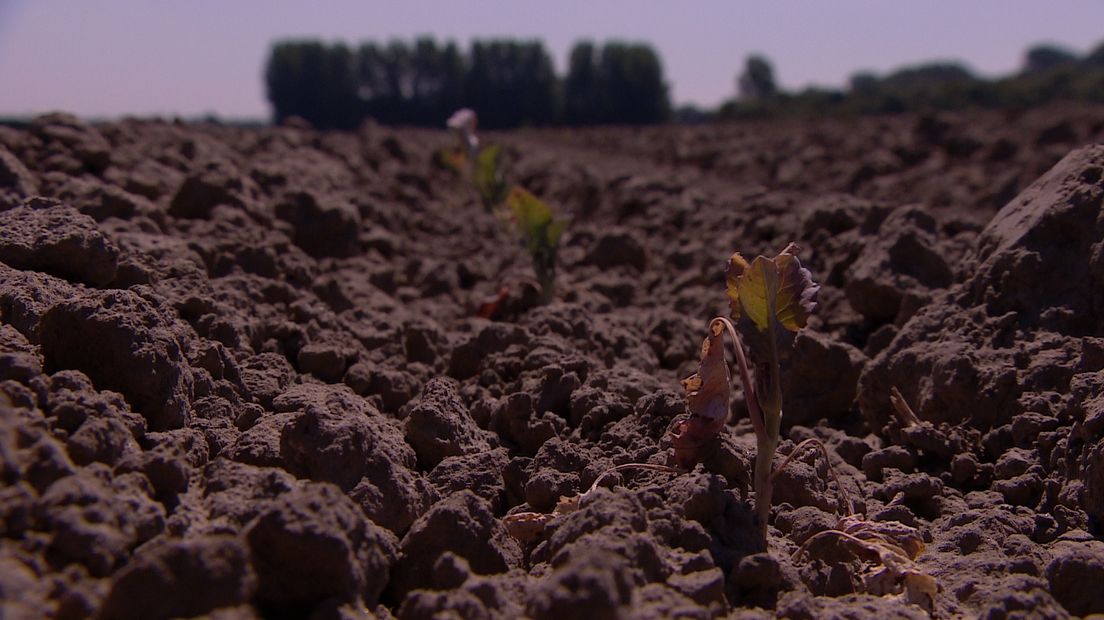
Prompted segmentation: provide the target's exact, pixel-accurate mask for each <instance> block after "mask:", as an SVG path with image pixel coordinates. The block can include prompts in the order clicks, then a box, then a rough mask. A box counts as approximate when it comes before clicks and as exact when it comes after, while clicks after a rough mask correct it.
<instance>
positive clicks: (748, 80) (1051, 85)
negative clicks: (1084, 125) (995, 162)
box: [682, 43, 1104, 119]
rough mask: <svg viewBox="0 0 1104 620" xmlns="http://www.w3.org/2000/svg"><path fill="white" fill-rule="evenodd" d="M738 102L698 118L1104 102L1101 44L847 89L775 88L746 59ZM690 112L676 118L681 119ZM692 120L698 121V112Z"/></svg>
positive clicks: (906, 74)
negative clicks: (1007, 66)
mask: <svg viewBox="0 0 1104 620" xmlns="http://www.w3.org/2000/svg"><path fill="white" fill-rule="evenodd" d="M737 92H738V96H737V97H736V98H734V99H732V100H731V101H728V102H726V103H725V104H724V105H722V106H721V108H720V109H719V110H718V111H717V112H716V113H715V114H710V113H706V114H705V116H704V118H716V117H720V118H741V117H756V116H778V115H783V116H812V115H824V114H848V115H850V114H892V113H899V112H908V111H923V110H950V109H960V108H966V107H984V108H999V109H1015V108H1026V107H1030V106H1035V105H1040V104H1043V103H1046V102H1049V101H1059V100H1062V101H1091V102H1098V103H1104V43H1101V44H1100V45H1098V46H1097V47H1096V48H1095V49H1094V50H1092V51H1090V52H1089V53H1088V54H1085V55H1083V56H1078V55H1077V54H1075V53H1073V52H1072V51H1070V50H1067V49H1064V48H1061V47H1056V46H1053V45H1038V46H1035V47H1032V48H1030V49H1028V50H1027V52H1026V53H1025V54H1024V60H1023V64H1022V65H1021V68H1020V70H1019V71H1017V72H1016V73H1014V74H1012V75H1008V76H1004V77H1000V78H996V79H986V78H983V77H981V76H978V75H976V74H975V73H974V72H973V71H971V70H970V69H969V68H968V67H966V66H964V65H962V64H959V63H954V62H935V63H928V64H921V65H915V66H910V67H905V68H902V69H899V70H897V71H893V72H891V73H889V74H887V75H883V76H879V75H876V74H874V73H871V72H861V73H856V74H854V75H853V76H852V77H851V79H850V81H849V85H848V88H847V89H845V90H831V89H820V88H809V89H806V90H804V91H801V92H797V93H787V92H783V91H781V90H780V89H778V88H777V86H776V84H775V80H774V72H773V68H772V67H771V65H770V62H769V61H768V60H767V59H766V58H763V57H762V56H752V57H749V58H748V59H747V62H746V64H745V67H744V71H743V73H741V74H740V76H739V77H738V78H737ZM691 113H692V111H685V112H683V115H682V116H683V117H689V116H690V115H691ZM696 118H697V119H701V118H702V115H701V114H700V113H698V114H697V115H696Z"/></svg>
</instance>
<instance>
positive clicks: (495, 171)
mask: <svg viewBox="0 0 1104 620" xmlns="http://www.w3.org/2000/svg"><path fill="white" fill-rule="evenodd" d="M501 161H502V147H500V146H499V145H497V144H492V145H490V146H488V147H487V148H485V149H483V150H482V151H479V156H478V157H477V158H476V161H475V188H476V190H478V191H479V197H480V198H481V199H482V200H483V206H484V207H486V208H487V209H488V210H489V209H491V208H492V207H495V206H497V205H498V204H500V203H501V202H502V201H503V199H504V198H505V195H506V182H505V181H504V180H503V179H502V170H501V169H500V164H501Z"/></svg>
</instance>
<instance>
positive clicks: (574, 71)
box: [563, 41, 601, 125]
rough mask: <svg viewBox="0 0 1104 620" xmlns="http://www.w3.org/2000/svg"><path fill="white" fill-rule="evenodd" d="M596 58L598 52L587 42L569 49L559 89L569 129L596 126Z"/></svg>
mask: <svg viewBox="0 0 1104 620" xmlns="http://www.w3.org/2000/svg"><path fill="white" fill-rule="evenodd" d="M597 58H598V50H597V48H595V46H594V43H592V42H591V41H579V42H578V43H576V44H575V45H574V47H572V48H571V55H570V57H569V58H568V61H567V77H565V78H564V85H563V108H564V111H563V118H564V122H566V123H568V124H569V125H592V124H594V123H597V122H600V119H601V112H600V111H599V109H598V108H599V105H600V103H599V102H600V99H601V94H600V91H601V85H600V84H599V83H598V67H597V66H596V65H597Z"/></svg>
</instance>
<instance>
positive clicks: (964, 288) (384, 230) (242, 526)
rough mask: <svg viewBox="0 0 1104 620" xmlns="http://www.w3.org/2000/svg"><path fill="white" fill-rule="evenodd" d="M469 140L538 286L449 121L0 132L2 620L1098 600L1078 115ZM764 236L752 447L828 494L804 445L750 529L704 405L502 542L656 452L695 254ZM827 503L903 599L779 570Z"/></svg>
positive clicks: (1101, 378) (810, 564)
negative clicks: (762, 401) (932, 587)
mask: <svg viewBox="0 0 1104 620" xmlns="http://www.w3.org/2000/svg"><path fill="white" fill-rule="evenodd" d="M483 139H484V141H491V142H499V143H501V144H502V145H504V147H505V152H506V163H507V166H508V169H507V176H508V178H509V179H510V180H512V181H513V182H515V183H518V184H521V185H523V186H525V187H527V188H528V189H529V190H531V191H533V192H534V193H535V194H537V195H538V196H540V197H542V198H544V199H545V200H546V201H548V202H549V203H550V204H551V205H552V206H553V208H555V209H556V210H557V211H558V212H560V213H562V214H564V215H568V216H570V217H571V218H572V222H571V224H570V226H569V228H568V232H567V233H566V235H565V237H564V239H563V243H562V245H561V248H560V253H559V260H558V272H557V283H556V284H557V295H556V299H555V301H553V302H552V303H550V304H547V305H541V304H540V303H539V301H540V295H539V289H538V285H537V284H536V282H535V281H534V280H533V276H532V269H531V266H530V263H529V258H528V256H527V255H526V253H525V250H524V249H523V248H522V247H521V245H520V244H519V242H518V238H517V236H516V234H515V233H513V232H512V231H511V230H510V228H509V226H508V225H506V223H504V222H503V220H502V219H501V218H500V217H496V216H494V215H491V214H488V213H485V212H484V211H483V209H482V207H481V206H480V205H479V201H478V199H477V197H476V196H475V194H474V193H473V191H472V190H471V189H470V187H469V186H468V185H467V184H466V183H465V182H464V180H463V179H462V178H460V177H459V176H457V175H456V174H455V173H454V172H452V171H450V170H449V169H448V168H446V167H444V166H442V165H440V164H438V163H436V162H437V161H438V160H437V158H436V153H437V152H438V151H439V150H440V149H441V148H443V147H446V146H449V145H451V138H450V136H448V135H447V134H446V133H445V132H444V131H443V130H442V131H428V130H408V129H402V130H396V129H388V128H383V127H378V126H375V125H371V124H367V125H365V126H364V127H362V128H361V129H360V130H359V131H357V132H352V133H322V132H316V131H313V130H311V129H309V128H305V127H300V126H294V125H293V126H288V127H280V128H265V129H243V128H233V127H219V126H200V125H186V124H180V123H170V122H161V121H141V120H126V121H122V122H118V123H112V124H102V125H89V124H86V123H84V122H81V121H79V120H77V119H75V118H73V117H71V116H67V115H62V114H55V115H48V116H43V117H40V118H37V119H35V120H34V121H33V122H32V123H31V124H30V125H29V126H27V127H24V128H8V127H4V128H0V484H2V486H0V616H2V617H4V618H9V619H16V618H39V617H55V618H85V617H99V618H173V617H193V616H205V617H211V618H222V619H228V618H257V617H263V618H300V617H304V618H305V617H310V618H350V617H380V618H390V617H398V618H411V619H413V618H430V617H436V618H466V619H478V618H494V619H498V618H503V619H506V618H511V619H512V618H519V617H530V618H536V619H545V618H552V619H556V620H564V619H565V618H580V619H581V618H674V617H678V618H717V617H740V618H745V617H746V618H767V617H780V618H781V617H784V618H826V617H846V618H878V619H879V620H885V619H888V618H922V617H927V616H928V615H929V613H930V614H931V615H932V616H934V617H939V618H955V617H983V618H1008V617H1017V618H1028V617H1032V618H1035V617H1038V618H1044V617H1045V618H1062V617H1070V616H1084V615H1089V614H1093V613H1104V145H1102V144H1100V143H1101V142H1104V109H1100V108H1084V107H1050V108H1045V109H1038V110H1030V111H1025V112H1021V113H1016V114H1007V113H988V112H971V113H961V114H939V115H927V116H900V117H892V118H873V119H856V120H825V121H818V122H796V121H793V122H791V121H771V122H747V123H741V124H732V125H720V126H713V125H702V126H690V127H660V128H648V129H629V128H606V129H590V130H579V131H568V130H547V131H545V130H525V131H518V132H509V133H501V134H488V135H485V136H483ZM790 241H796V242H797V243H798V244H800V245H801V247H802V251H801V254H800V256H801V259H802V261H803V263H804V264H805V266H807V267H808V268H809V269H810V270H811V271H812V273H813V277H814V278H815V279H816V280H817V281H818V282H820V283H821V284H822V286H823V288H822V290H821V293H820V298H819V301H820V305H819V307H818V308H817V310H816V313H815V314H814V316H813V318H812V320H811V322H810V325H809V326H808V327H807V328H806V329H805V330H803V331H802V332H801V333H800V334H798V336H797V338H796V340H795V342H794V351H793V353H792V356H791V361H790V363H789V364H788V367H787V368H786V369H785V371H784V375H783V381H784V383H785V394H784V412H785V413H784V419H783V430H782V434H783V437H784V439H785V440H784V441H783V444H782V446H781V447H780V449H779V453H780V454H779V459H781V458H782V456H783V455H785V454H787V453H789V452H790V451H791V450H792V449H793V448H794V446H795V445H796V444H797V443H798V442H800V441H802V440H804V439H807V438H810V437H817V438H819V439H821V440H822V441H823V442H824V444H825V445H826V446H827V448H828V453H829V457H830V461H831V465H832V467H833V469H834V470H835V472H836V473H837V474H838V477H839V481H840V485H841V486H842V487H843V489H838V488H836V484H835V483H833V482H832V477H831V476H830V475H829V471H828V468H827V465H826V463H825V462H823V460H821V459H818V458H816V455H815V454H814V453H812V452H810V453H809V454H807V455H803V456H801V457H799V458H797V459H796V460H795V461H794V462H793V463H791V464H790V466H789V467H788V468H787V469H786V470H785V471H784V473H783V474H781V476H780V477H779V479H778V481H777V483H776V486H777V488H776V491H775V496H774V509H773V512H772V515H771V520H770V529H769V545H768V548H767V549H762V548H761V547H759V546H758V543H757V542H756V538H755V535H754V532H755V521H754V519H755V518H754V511H753V505H754V504H753V502H754V494H753V492H752V490H751V488H750V478H751V476H750V473H749V471H750V469H751V466H752V465H751V464H752V462H753V461H754V455H755V440H754V434H753V433H752V428H751V424H750V423H749V421H748V417H747V413H746V409H745V405H744V401H743V397H742V396H737V398H736V399H735V402H734V403H733V406H732V412H731V415H730V419H729V424H728V426H727V427H726V428H725V429H724V430H723V431H722V433H721V435H720V437H719V438H718V439H717V440H716V441H715V442H713V443H712V444H710V445H709V446H708V447H707V448H708V449H707V450H705V451H704V453H703V459H702V462H701V463H699V464H698V465H697V466H696V467H695V468H694V469H693V470H692V471H689V472H684V473H678V474H676V473H666V472H662V471H651V470H626V471H623V472H619V474H618V475H612V476H608V477H604V478H603V479H602V480H601V484H600V488H598V489H597V490H596V491H595V492H593V493H590V494H588V495H587V497H586V498H585V499H584V500H583V501H582V503H581V506H580V507H579V510H577V511H575V512H572V513H570V514H565V515H563V516H561V517H558V518H556V519H553V520H551V521H550V522H549V523H548V525H547V527H546V528H545V530H544V531H543V532H541V533H539V535H537V536H536V537H535V538H534V539H532V540H526V541H519V540H516V539H515V538H513V537H511V536H510V535H509V533H508V532H507V529H506V527H505V525H504V523H503V520H502V518H503V517H504V516H506V515H507V514H516V513H520V512H537V513H550V512H551V511H552V510H553V509H554V508H555V507H556V505H557V502H558V501H559V500H560V498H561V497H571V496H574V495H576V494H578V493H580V492H582V491H585V490H587V489H588V488H589V487H590V486H591V484H592V483H593V482H594V481H595V480H596V479H597V478H598V476H599V475H600V474H601V473H602V472H604V471H605V470H607V469H609V468H610V467H612V466H615V465H618V464H623V463H632V462H637V463H666V462H668V455H669V445H668V444H669V442H668V439H667V438H666V432H667V429H668V427H669V426H670V425H671V423H672V421H673V420H675V418H676V417H677V416H680V415H682V414H684V413H685V412H686V401H685V396H684V394H683V392H682V388H681V386H680V384H679V380H680V379H681V378H684V377H686V376H687V375H690V374H691V373H693V372H694V371H695V370H696V368H697V361H698V353H699V347H700V345H701V342H702V338H703V337H704V336H705V335H706V326H707V324H708V322H709V319H710V318H711V317H713V316H716V315H721V314H725V313H726V312H727V299H726V297H725V293H724V272H723V269H724V265H725V262H726V261H727V259H728V257H729V255H730V254H731V253H732V252H733V251H736V250H739V251H740V252H742V253H743V254H744V255H745V256H755V255H756V254H760V253H762V254H767V255H770V256H773V255H774V254H775V253H777V252H778V251H779V250H781V249H782V248H783V247H784V246H785V245H786V244H787V243H788V242H790ZM488 300H493V301H495V302H497V303H491V304H490V305H488ZM481 310H482V314H484V315H487V316H488V317H489V318H482V317H481V316H479V315H480V312H481ZM892 388H897V389H898V390H900V392H901V394H902V395H903V396H904V400H905V402H907V403H908V404H909V405H910V406H911V408H912V409H913V411H914V412H915V413H916V415H917V417H918V418H919V422H918V423H908V422H907V421H906V420H904V419H903V418H902V417H901V416H899V415H896V414H895V413H894V412H895V410H894V408H893V407H892V406H891V405H890V399H889V395H890V391H891V389H892ZM737 394H739V392H738V391H737ZM841 490H842V491H846V492H847V493H848V494H850V496H851V497H852V498H853V500H854V501H855V504H856V506H855V507H856V510H857V512H859V513H860V514H861V515H862V516H863V517H864V518H865V519H866V520H867V521H870V522H880V523H890V522H897V523H899V524H902V525H903V526H908V527H912V528H916V531H917V532H919V534H920V537H921V538H922V540H923V543H924V550H923V552H922V553H920V554H919V555H918V556H917V558H916V565H917V566H918V567H919V569H920V570H922V571H923V572H924V573H926V574H928V575H930V576H932V577H934V579H935V581H936V583H937V584H938V593H937V595H936V596H935V598H934V601H933V602H932V606H931V609H930V610H926V609H924V608H923V606H921V605H914V604H909V603H908V602H907V601H906V600H905V596H904V595H903V594H894V593H889V594H882V593H880V592H872V591H871V587H870V583H869V580H864V578H865V577H869V575H870V573H871V571H872V570H874V569H876V568H877V566H876V562H873V561H872V558H869V557H856V556H855V555H854V554H852V553H850V552H848V549H847V548H845V546H844V545H843V544H841V543H840V542H839V541H836V540H834V539H832V538H821V539H818V540H820V541H821V543H818V544H816V545H812V546H810V547H809V548H807V549H806V550H805V552H802V553H795V552H797V551H798V549H799V547H800V546H801V545H802V543H804V542H805V541H807V540H809V539H810V537H812V536H814V535H815V534H817V533H818V532H821V531H823V530H826V529H830V528H833V527H836V526H837V525H838V523H839V521H840V518H841V517H842V516H844V515H843V512H844V509H843V506H842V503H841V501H840V500H839V499H838V498H839V497H840V491H841Z"/></svg>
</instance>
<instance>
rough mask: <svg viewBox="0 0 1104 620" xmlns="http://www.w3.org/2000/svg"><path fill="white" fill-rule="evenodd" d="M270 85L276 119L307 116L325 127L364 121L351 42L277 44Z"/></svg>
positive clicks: (270, 62)
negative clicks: (361, 119)
mask: <svg viewBox="0 0 1104 620" xmlns="http://www.w3.org/2000/svg"><path fill="white" fill-rule="evenodd" d="M265 85H266V91H267V94H268V100H269V101H270V102H271V103H272V108H273V110H274V116H275V120H276V122H281V121H283V120H284V119H285V118H287V117H289V116H301V117H302V118H304V119H306V120H307V121H309V122H310V123H311V124H312V125H314V126H315V127H318V128H319V129H349V128H352V127H355V126H356V125H357V123H358V122H359V120H360V112H359V105H358V101H357V92H356V76H355V72H354V66H353V55H352V53H351V52H350V51H349V48H348V47H346V46H345V45H342V44H337V45H333V46H326V45H324V44H323V43H321V42H319V41H284V42H281V43H277V44H276V45H275V46H273V48H272V53H271V55H270V56H269V59H268V62H267V64H266V66H265Z"/></svg>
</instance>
